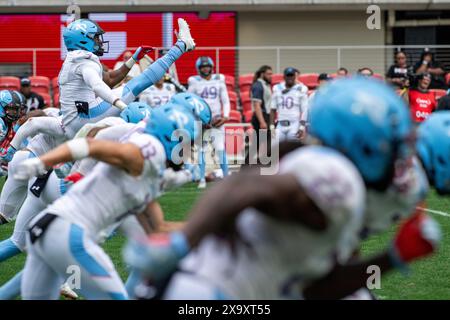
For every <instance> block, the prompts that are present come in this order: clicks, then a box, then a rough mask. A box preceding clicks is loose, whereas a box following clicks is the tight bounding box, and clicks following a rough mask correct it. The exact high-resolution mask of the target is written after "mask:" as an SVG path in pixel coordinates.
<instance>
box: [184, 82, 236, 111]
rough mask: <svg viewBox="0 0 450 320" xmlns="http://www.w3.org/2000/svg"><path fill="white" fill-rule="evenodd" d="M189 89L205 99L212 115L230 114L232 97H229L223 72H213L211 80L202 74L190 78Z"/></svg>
mask: <svg viewBox="0 0 450 320" xmlns="http://www.w3.org/2000/svg"><path fill="white" fill-rule="evenodd" d="M188 85H189V87H188V91H189V92H192V93H195V94H196V95H198V96H200V97H202V98H203V99H205V101H206V102H207V103H208V105H209V107H210V108H211V113H212V117H213V118H214V117H216V116H224V117H229V115H230V98H229V97H228V91H227V87H226V85H225V77H224V75H223V74H213V75H212V76H211V79H210V80H207V79H205V78H202V77H200V76H191V77H189V79H188Z"/></svg>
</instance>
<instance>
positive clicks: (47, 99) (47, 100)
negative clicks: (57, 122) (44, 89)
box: [39, 93, 52, 107]
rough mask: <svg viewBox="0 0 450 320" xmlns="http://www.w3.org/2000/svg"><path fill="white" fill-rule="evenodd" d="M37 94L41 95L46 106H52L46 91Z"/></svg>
mask: <svg viewBox="0 0 450 320" xmlns="http://www.w3.org/2000/svg"><path fill="white" fill-rule="evenodd" d="M39 95H40V96H42V98H43V99H44V102H45V106H46V107H51V106H52V98H51V97H50V95H49V94H48V93H39Z"/></svg>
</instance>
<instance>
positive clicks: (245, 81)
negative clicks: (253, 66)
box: [239, 74, 253, 91]
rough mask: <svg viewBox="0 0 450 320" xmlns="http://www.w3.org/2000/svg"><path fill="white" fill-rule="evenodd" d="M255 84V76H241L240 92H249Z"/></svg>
mask: <svg viewBox="0 0 450 320" xmlns="http://www.w3.org/2000/svg"><path fill="white" fill-rule="evenodd" d="M252 83H253V74H244V75H242V76H239V90H240V91H249V90H250V87H251V86H252Z"/></svg>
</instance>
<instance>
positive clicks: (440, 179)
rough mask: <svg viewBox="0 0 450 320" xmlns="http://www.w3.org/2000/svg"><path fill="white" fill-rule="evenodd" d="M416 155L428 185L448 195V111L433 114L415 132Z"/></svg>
mask: <svg viewBox="0 0 450 320" xmlns="http://www.w3.org/2000/svg"><path fill="white" fill-rule="evenodd" d="M416 150H417V155H418V156H419V159H420V161H421V162H422V164H423V167H424V168H425V171H426V173H427V176H428V180H429V181H430V184H432V185H434V187H435V188H436V191H437V192H438V193H440V194H449V193H450V111H439V112H436V113H433V114H432V115H431V116H430V117H429V118H428V119H427V120H425V121H424V122H422V124H421V125H420V126H419V128H418V130H417V142H416Z"/></svg>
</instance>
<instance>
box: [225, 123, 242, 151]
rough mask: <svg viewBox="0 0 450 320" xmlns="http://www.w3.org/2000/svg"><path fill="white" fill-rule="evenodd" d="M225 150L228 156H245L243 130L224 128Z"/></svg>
mask: <svg viewBox="0 0 450 320" xmlns="http://www.w3.org/2000/svg"><path fill="white" fill-rule="evenodd" d="M225 150H226V152H227V154H228V155H234V156H240V157H242V158H243V157H244V156H245V129H244V127H243V126H239V127H225Z"/></svg>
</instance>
